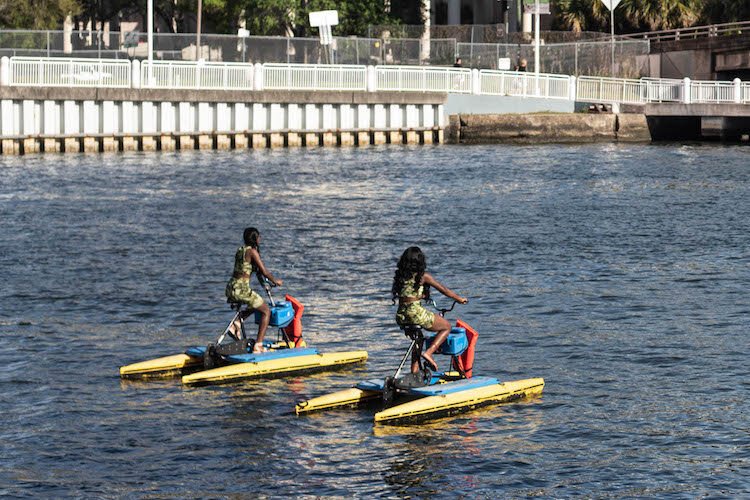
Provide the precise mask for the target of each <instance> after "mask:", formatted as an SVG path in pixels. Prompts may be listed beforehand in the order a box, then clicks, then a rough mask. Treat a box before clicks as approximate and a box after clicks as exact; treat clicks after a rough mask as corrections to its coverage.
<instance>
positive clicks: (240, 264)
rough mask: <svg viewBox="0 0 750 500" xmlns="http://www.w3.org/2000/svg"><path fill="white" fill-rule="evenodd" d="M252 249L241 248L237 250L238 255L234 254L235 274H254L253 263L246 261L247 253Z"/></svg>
mask: <svg viewBox="0 0 750 500" xmlns="http://www.w3.org/2000/svg"><path fill="white" fill-rule="evenodd" d="M248 248H250V247H248V246H241V247H240V248H238V249H237V253H235V254H234V273H235V274H246V275H248V276H250V275H251V274H253V263H252V262H248V261H245V252H247V249H248Z"/></svg>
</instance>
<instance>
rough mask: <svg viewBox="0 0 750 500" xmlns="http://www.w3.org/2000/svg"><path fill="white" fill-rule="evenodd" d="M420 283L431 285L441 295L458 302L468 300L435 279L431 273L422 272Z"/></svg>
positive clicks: (464, 302)
mask: <svg viewBox="0 0 750 500" xmlns="http://www.w3.org/2000/svg"><path fill="white" fill-rule="evenodd" d="M422 283H423V284H425V285H429V286H431V287H432V288H434V289H435V290H437V291H438V292H440V293H442V294H443V295H445V296H446V297H448V298H449V299H453V300H455V301H456V302H458V303H459V304H466V303H467V302H468V301H469V299H467V298H465V297H461V296H460V295H458V294H457V293H455V292H454V291H453V290H451V289H450V288H448V287H447V286H445V285H443V284H442V283H440V282H439V281H438V280H436V279H435V278H433V277H432V275H431V274H428V273H424V275H423V276H422Z"/></svg>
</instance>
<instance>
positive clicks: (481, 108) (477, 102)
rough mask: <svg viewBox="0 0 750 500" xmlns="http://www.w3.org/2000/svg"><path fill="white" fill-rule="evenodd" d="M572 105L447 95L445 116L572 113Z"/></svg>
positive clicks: (564, 102)
mask: <svg viewBox="0 0 750 500" xmlns="http://www.w3.org/2000/svg"><path fill="white" fill-rule="evenodd" d="M574 105H575V103H574V102H573V101H568V100H564V99H537V98H533V97H511V96H492V95H468V94H448V100H447V101H446V103H445V114H446V115H455V114H461V115H475V114H478V115H482V114H509V113H542V112H550V113H572V112H573V111H574Z"/></svg>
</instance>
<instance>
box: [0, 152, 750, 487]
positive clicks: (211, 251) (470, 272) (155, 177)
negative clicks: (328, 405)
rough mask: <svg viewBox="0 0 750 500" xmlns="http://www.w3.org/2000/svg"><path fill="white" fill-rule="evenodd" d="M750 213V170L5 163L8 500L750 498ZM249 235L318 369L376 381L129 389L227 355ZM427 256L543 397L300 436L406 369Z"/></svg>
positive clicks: (2, 460) (545, 157)
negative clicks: (330, 360) (258, 237)
mask: <svg viewBox="0 0 750 500" xmlns="http://www.w3.org/2000/svg"><path fill="white" fill-rule="evenodd" d="M749 200H750V149H748V148H747V147H739V146H731V147H725V146H716V145H651V146H648V145H612V144H603V145H583V146H560V145H545V146H538V147H521V146H518V147H516V146H482V147H462V146H434V147H432V146H427V147H406V146H404V147H397V146H392V147H383V148H364V149H318V150H301V149H297V150H295V149H289V150H273V151H271V150H262V151H230V152H217V151H210V152H179V153H177V154H170V153H155V154H137V153H133V154H114V155H106V154H104V155H69V156H57V155H44V156H27V157H22V158H8V157H3V158H1V159H0V214H1V215H2V229H1V230H0V276H1V277H2V288H0V335H2V343H3V344H2V345H3V349H2V350H1V351H0V412H1V414H2V417H1V420H2V426H0V443H2V444H1V445H0V496H33V497H39V496H47V497H49V496H54V497H60V496H83V497H123V496H125V497H150V496H157V497H162V496H169V497H172V496H177V497H225V496H233V495H235V494H251V495H268V496H281V495H323V496H327V495H341V496H351V495H354V496H369V495H378V496H394V497H400V496H412V497H426V496H445V497H455V496H459V495H462V496H467V497H491V498H497V497H525V496H543V497H570V496H578V495H583V496H593V497H614V498H619V497H654V496H660V497H662V496H672V497H696V496H704V495H706V496H712V497H727V498H729V497H737V496H743V495H748V494H750V479H748V478H750V419H749V418H748V415H750V403H749V402H748V394H749V392H750V382H748V379H749V377H750V369H748V359H750V347H749V346H750V342H748V332H747V330H748V325H749V324H750V319H749V318H750V299H749V298H748V294H747V291H748V288H749V287H750V266H749V264H750V258H749V256H748V249H749V248H750V201H749ZM249 225H254V226H257V227H258V228H260V229H261V231H262V234H263V242H262V253H263V256H264V260H265V262H266V264H267V266H268V267H269V268H270V269H271V270H272V271H273V272H274V273H275V274H276V275H277V276H278V277H281V278H283V279H284V281H285V283H284V288H283V289H282V290H283V291H285V292H287V293H290V294H292V295H294V296H296V297H297V298H299V299H300V300H301V301H302V302H303V303H304V304H305V305H306V307H307V308H306V312H305V317H304V328H305V330H304V333H305V335H306V337H307V340H308V342H309V343H310V344H311V345H313V346H316V347H318V348H319V349H321V350H324V351H336V350H353V349H361V348H365V349H367V350H368V351H369V353H370V360H369V361H368V363H367V364H366V365H364V366H362V367H359V368H355V369H351V370H346V371H339V372H334V373H328V374H317V375H313V376H307V377H294V378H288V379H275V380H265V381H251V382H243V383H236V384H230V385H224V386H217V387H201V388H183V387H182V386H181V384H180V382H179V380H174V379H173V380H167V381H155V382H148V383H143V382H140V383H136V382H124V381H121V380H120V379H119V377H118V367H119V366H121V365H123V364H128V363H132V362H135V361H140V360H144V359H149V358H153V357H157V356H161V355H166V354H172V353H178V352H181V351H183V350H184V348H186V347H188V346H191V345H205V344H206V343H208V342H209V341H211V340H212V339H213V338H214V337H215V336H216V335H217V334H218V333H219V332H220V331H221V329H222V328H223V327H224V324H225V323H226V322H227V321H228V320H229V318H230V317H231V311H230V310H229V308H228V307H227V305H226V303H225V301H224V300H225V299H224V285H225V282H226V280H227V279H228V277H229V273H230V272H231V267H232V260H233V256H234V251H235V249H236V248H237V246H238V245H239V244H240V243H241V233H242V229H243V228H244V227H245V226H249ZM413 244H417V245H419V246H421V247H422V248H423V250H424V251H425V252H426V254H427V256H428V266H429V270H430V271H431V272H432V273H433V274H434V275H435V276H436V277H437V278H438V279H439V280H441V281H442V282H443V283H445V284H446V285H448V286H449V287H451V288H453V289H454V290H456V291H458V292H459V293H461V294H465V295H466V296H468V297H469V299H470V302H469V304H467V305H465V306H459V307H457V309H456V311H454V313H455V314H454V316H453V317H456V316H460V317H461V318H462V319H464V320H465V321H467V322H468V323H470V324H471V325H473V326H474V327H475V328H476V329H477V330H479V332H480V340H479V344H478V353H477V360H476V365H475V374H478V375H489V376H497V377H499V378H501V379H506V380H515V379H520V378H529V377H544V379H545V381H546V387H545V390H544V394H543V396H542V397H541V398H538V399H534V400H530V401H525V402H522V403H517V404H510V405H505V406H499V407H494V408H485V409H482V410H479V411H476V412H473V413H468V414H464V415H461V416H456V417H452V418H447V419H442V420H438V421H435V422H433V423H429V424H422V425H415V426H403V427H380V426H373V424H372V412H371V411H357V410H349V411H339V412H332V413H325V414H317V415H312V416H308V417H296V416H295V415H294V414H293V407H294V404H295V403H296V402H298V401H300V400H304V399H307V398H309V397H313V396H317V395H321V394H323V393H326V392H331V391H334V390H338V389H341V388H345V387H348V386H350V385H351V383H352V382H354V381H357V380H361V379H365V378H372V377H380V376H384V375H385V374H387V373H388V372H389V371H390V370H393V369H394V367H395V365H396V363H397V362H398V360H399V358H400V355H401V353H402V352H403V351H404V350H405V349H406V347H407V339H406V338H405V337H403V335H402V334H401V333H400V332H399V331H398V329H397V328H396V327H395V325H394V323H393V314H394V308H393V306H392V305H391V301H390V298H389V291H390V285H391V279H392V276H393V271H394V269H395V262H396V260H397V258H398V256H399V255H400V253H401V252H402V251H403V250H404V248H406V247H407V246H409V245H413ZM443 304H446V305H447V304H448V301H447V300H445V301H443ZM438 361H443V362H445V360H443V359H438Z"/></svg>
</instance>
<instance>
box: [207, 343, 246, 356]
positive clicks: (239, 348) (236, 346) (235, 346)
mask: <svg viewBox="0 0 750 500" xmlns="http://www.w3.org/2000/svg"><path fill="white" fill-rule="evenodd" d="M247 346H248V340H247V339H241V340H236V341H234V342H230V343H228V344H221V345H218V346H216V349H215V351H216V354H218V355H219V356H230V355H232V354H247Z"/></svg>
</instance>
